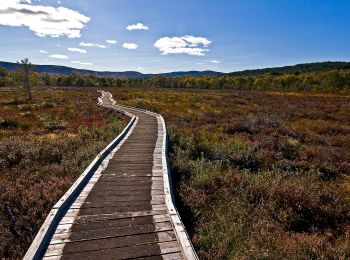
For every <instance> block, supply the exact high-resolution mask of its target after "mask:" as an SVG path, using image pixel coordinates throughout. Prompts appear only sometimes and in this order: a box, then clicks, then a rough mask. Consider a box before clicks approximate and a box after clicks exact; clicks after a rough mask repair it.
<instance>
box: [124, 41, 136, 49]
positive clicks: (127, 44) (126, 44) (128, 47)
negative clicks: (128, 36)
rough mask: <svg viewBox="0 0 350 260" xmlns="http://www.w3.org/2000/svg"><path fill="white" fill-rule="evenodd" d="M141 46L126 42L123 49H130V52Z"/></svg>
mask: <svg viewBox="0 0 350 260" xmlns="http://www.w3.org/2000/svg"><path fill="white" fill-rule="evenodd" d="M138 47H139V46H138V45H137V44H136V43H129V42H126V43H124V44H123V48H125V49H129V50H135V49H137V48H138Z"/></svg>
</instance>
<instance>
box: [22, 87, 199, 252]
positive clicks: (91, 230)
mask: <svg viewBox="0 0 350 260" xmlns="http://www.w3.org/2000/svg"><path fill="white" fill-rule="evenodd" d="M101 93H102V96H101V98H100V105H101V106H102V107H105V108H108V109H115V110H118V111H120V112H123V113H124V114H126V115H128V116H130V117H131V118H132V119H131V121H130V123H129V129H126V130H127V131H126V130H125V133H124V134H125V136H124V137H123V139H121V140H120V141H119V142H118V145H117V146H116V147H114V148H113V149H110V150H111V151H109V154H108V156H106V158H104V159H103V161H102V162H101V163H100V164H99V165H97V166H96V167H95V168H96V169H94V172H93V173H92V175H91V177H89V179H88V181H86V183H85V184H84V185H80V184H79V183H78V184H75V186H74V185H73V186H72V188H71V190H70V191H69V192H70V193H69V192H67V194H66V195H65V196H64V197H63V198H62V199H61V201H62V202H61V203H60V202H58V204H57V205H56V206H55V207H54V209H53V210H52V213H50V215H49V217H48V219H47V220H46V223H44V225H43V227H42V230H41V231H40V232H39V234H38V235H37V237H36V239H35V240H34V242H33V244H32V246H31V248H30V249H29V250H28V252H27V254H26V256H25V259H33V258H34V259H40V258H42V257H43V258H44V259H197V255H196V253H195V251H194V250H193V247H192V244H191V242H190V240H189V239H188V236H187V233H186V231H185V230H184V227H183V225H182V222H181V220H180V218H179V216H178V213H177V211H176V209H175V207H174V205H173V197H172V194H171V189H170V182H169V178H168V177H169V173H168V170H167V165H166V159H165V140H166V138H165V136H166V131H165V125H164V120H163V119H162V117H161V116H160V115H158V114H154V113H151V112H148V111H142V110H138V109H134V108H129V107H124V106H118V105H115V102H114V100H113V99H112V96H111V94H110V93H108V92H101ZM84 178H87V177H86V176H85V177H84ZM81 180H82V179H81ZM77 182H79V180H78V181H77ZM79 185H80V186H82V187H81V191H80V192H78V193H77V195H75V196H74V199H72V202H71V203H69V205H68V204H67V203H68V202H67V203H66V204H67V205H68V206H67V205H65V206H63V204H64V203H65V200H68V198H69V197H72V196H73V195H71V194H73V193H74V190H75V189H77V187H78V186H79ZM72 192H73V193H72ZM64 207H65V208H66V209H63V208H64ZM57 210H58V211H60V210H61V211H60V212H63V213H58V211H57ZM59 215H61V216H60V217H59ZM50 217H51V222H50V220H49V218H50ZM55 217H56V218H57V219H58V220H57V221H56V222H57V225H54V224H53V223H54V222H55V221H54V219H55ZM50 230H51V231H50ZM50 232H51V234H50ZM40 251H42V253H41V252H40Z"/></svg>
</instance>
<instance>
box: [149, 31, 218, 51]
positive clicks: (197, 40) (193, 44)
mask: <svg viewBox="0 0 350 260" xmlns="http://www.w3.org/2000/svg"><path fill="white" fill-rule="evenodd" d="M211 43H212V42H211V41H209V40H208V39H206V38H204V37H195V36H190V35H186V36H182V37H171V38H170V37H163V38H160V39H159V40H157V41H156V42H155V43H154V47H156V48H157V49H159V51H161V53H162V55H167V54H188V55H194V56H204V55H205V52H208V51H209V49H208V47H209V45H210V44H211Z"/></svg>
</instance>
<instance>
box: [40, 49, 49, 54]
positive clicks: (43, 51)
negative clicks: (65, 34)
mask: <svg viewBox="0 0 350 260" xmlns="http://www.w3.org/2000/svg"><path fill="white" fill-rule="evenodd" d="M39 52H40V53H44V54H48V52H47V51H45V50H40V51H39Z"/></svg>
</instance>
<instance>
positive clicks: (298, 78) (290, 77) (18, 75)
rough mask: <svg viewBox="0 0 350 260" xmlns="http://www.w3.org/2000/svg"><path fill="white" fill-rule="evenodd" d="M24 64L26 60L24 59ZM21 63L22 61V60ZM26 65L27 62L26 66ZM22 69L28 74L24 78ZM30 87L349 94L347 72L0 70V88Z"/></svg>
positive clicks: (348, 71) (348, 72)
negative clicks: (126, 74) (114, 74)
mask: <svg viewBox="0 0 350 260" xmlns="http://www.w3.org/2000/svg"><path fill="white" fill-rule="evenodd" d="M24 61H26V62H28V61H27V60H24ZM22 62H23V61H22ZM29 64H30V63H29ZM25 66H29V68H30V71H29V72H28V75H27V77H26V76H25V68H26V67H25ZM29 85H31V86H47V87H48V86H52V87H96V88H105V87H145V88H147V87H156V88H157V87H158V88H198V89H235V90H268V91H324V92H348V91H350V70H330V71H318V72H307V73H285V74H280V75H273V74H271V73H266V74H263V75H255V76H230V75H225V76H208V77H190V76H184V77H152V78H145V79H133V78H127V79H120V78H108V77H96V76H92V75H89V76H86V75H77V74H72V75H58V74H40V73H37V72H33V69H32V66H31V65H28V64H27V65H25V64H22V65H21V66H20V67H19V69H17V70H16V71H15V72H8V71H6V69H4V68H0V87H5V86H17V87H25V89H27V90H28V89H30V88H29Z"/></svg>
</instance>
